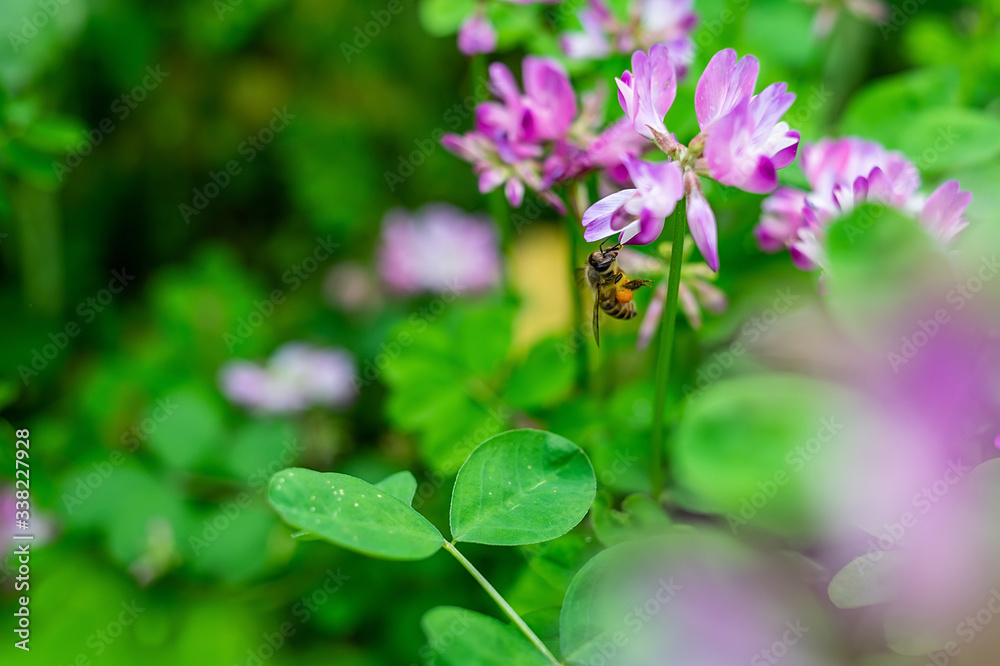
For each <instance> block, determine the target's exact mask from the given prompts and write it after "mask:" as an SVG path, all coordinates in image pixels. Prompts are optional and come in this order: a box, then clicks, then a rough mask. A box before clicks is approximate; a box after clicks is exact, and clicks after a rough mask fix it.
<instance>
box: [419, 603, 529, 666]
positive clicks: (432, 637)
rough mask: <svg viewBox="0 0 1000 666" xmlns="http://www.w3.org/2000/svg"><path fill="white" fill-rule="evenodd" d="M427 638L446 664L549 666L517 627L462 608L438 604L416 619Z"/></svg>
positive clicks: (466, 665) (469, 665)
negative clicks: (421, 617)
mask: <svg viewBox="0 0 1000 666" xmlns="http://www.w3.org/2000/svg"><path fill="white" fill-rule="evenodd" d="M420 624H421V626H422V627H423V629H424V634H425V635H426V636H427V642H428V644H429V645H430V647H431V649H432V650H433V651H434V653H435V654H436V655H437V656H438V657H439V661H438V663H440V664H447V665H448V666H549V661H548V659H546V658H545V657H544V656H542V653H541V652H539V651H538V649H536V648H535V646H534V645H532V644H531V643H530V642H529V641H528V639H527V638H525V637H524V636H523V635H522V634H521V633H520V632H519V631H518V630H517V629H515V628H514V627H511V626H510V625H507V624H504V623H503V622H501V621H500V620H497V619H494V618H492V617H489V616H487V615H482V614H480V613H474V612H472V611H470V610H466V609H464V608H455V607H453V606H439V607H437V608H432V609H431V610H429V611H427V613H426V614H424V617H423V619H422V620H421V621H420Z"/></svg>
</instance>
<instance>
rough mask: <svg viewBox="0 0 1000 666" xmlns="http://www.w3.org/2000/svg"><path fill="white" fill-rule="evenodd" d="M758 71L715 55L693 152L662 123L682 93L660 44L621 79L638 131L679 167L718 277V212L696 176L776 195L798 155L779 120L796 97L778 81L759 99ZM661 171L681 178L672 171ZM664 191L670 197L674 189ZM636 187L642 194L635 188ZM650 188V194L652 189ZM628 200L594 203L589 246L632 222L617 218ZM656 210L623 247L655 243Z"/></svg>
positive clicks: (700, 88) (702, 91) (795, 140)
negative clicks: (782, 177)
mask: <svg viewBox="0 0 1000 666" xmlns="http://www.w3.org/2000/svg"><path fill="white" fill-rule="evenodd" d="M758 69H759V66H758V63H757V59H756V58H754V57H753V56H747V57H745V58H743V59H742V60H739V59H738V58H737V56H736V52H735V51H733V50H732V49H726V50H724V51H720V52H719V53H717V54H715V56H714V57H713V58H712V60H711V61H710V62H709V64H708V66H707V67H706V69H705V72H704V73H703V74H702V76H701V78H700V79H699V81H698V85H697V89H696V92H695V113H696V115H697V117H698V123H699V125H700V127H701V133H700V134H699V135H698V136H696V137H695V138H694V140H693V141H692V142H691V144H690V146H684V145H681V144H680V143H678V142H677V140H676V139H675V138H674V137H673V135H671V134H669V133H668V132H667V128H666V126H665V124H664V122H663V117H664V115H665V114H666V112H667V110H668V109H669V108H670V107H671V105H672V104H673V102H674V97H675V94H676V90H677V83H676V74H675V72H674V66H673V64H672V57H671V54H670V53H669V52H668V50H667V47H665V46H663V45H662V44H656V45H654V46H653V47H652V48H651V49H650V52H649V55H648V56H647V55H646V54H645V53H643V52H642V51H637V52H636V53H634V54H633V56H632V70H633V71H631V72H629V71H626V72H625V73H624V74H622V78H621V79H620V80H618V91H619V93H618V101H619V102H620V103H621V106H622V109H623V110H624V111H625V114H626V116H627V117H628V118H629V120H630V121H631V122H632V126H633V128H634V129H635V131H636V132H638V133H639V134H641V135H642V136H644V137H646V138H649V139H652V140H653V141H654V142H655V143H656V145H657V146H658V147H659V148H660V149H661V150H663V151H664V152H665V153H666V154H667V155H668V156H669V157H670V158H671V159H672V160H673V163H675V164H678V165H679V166H680V167H681V169H682V176H683V185H684V190H683V193H684V196H686V198H687V216H688V221H689V224H690V228H691V236H692V237H693V238H694V241H695V244H696V245H697V246H698V249H699V251H700V252H701V254H702V256H703V257H704V258H705V261H706V262H707V263H708V264H709V266H711V267H712V269H713V270H716V271H718V269H719V250H718V232H717V230H716V221H715V213H714V212H713V211H712V208H711V206H709V204H708V201H707V200H706V199H705V195H704V193H703V191H702V187H701V182H700V180H699V178H698V176H699V175H702V176H711V177H712V178H713V179H715V180H717V181H718V182H720V183H722V184H724V185H731V186H735V187H739V188H740V189H743V190H745V191H747V192H753V193H766V192H771V191H773V190H774V189H775V188H776V187H777V185H778V176H777V172H778V170H779V169H782V168H784V167H786V166H788V165H789V164H791V163H792V161H793V160H794V159H795V154H796V151H797V150H798V144H799V133H798V132H795V131H792V130H790V129H789V127H788V124H787V123H785V122H782V121H781V117H782V116H783V115H784V114H785V112H786V111H787V110H788V109H789V108H790V107H791V105H792V102H793V101H794V100H795V95H793V94H791V93H789V92H788V91H787V86H786V85H785V84H784V83H775V84H773V85H771V86H768V87H767V88H765V89H764V90H763V92H761V93H760V94H759V95H754V94H753V90H754V86H755V85H756V83H757V72H758ZM630 173H631V170H630ZM658 173H662V174H664V175H665V176H668V177H672V176H673V175H675V174H674V173H673V172H670V171H667V170H661V171H659V172H658ZM633 180H634V178H633ZM664 185H665V188H666V190H667V191H669V190H670V184H664ZM637 189H640V190H641V189H642V188H638V186H637ZM645 189H646V190H647V191H651V188H650V187H649V186H648V185H647V186H646V187H645ZM624 201H631V199H630V197H629V196H628V195H622V193H617V194H613V195H611V196H610V197H607V198H606V199H605V200H603V201H601V202H598V203H597V204H595V205H594V207H593V208H592V210H591V211H588V214H587V215H585V224H588V223H596V224H597V226H596V227H594V229H593V230H591V229H590V228H589V227H588V231H587V234H585V237H586V238H588V240H589V237H590V236H593V237H602V236H601V235H602V234H603V235H605V236H606V235H610V233H613V232H616V231H620V230H621V229H623V228H624V226H627V225H628V224H631V222H630V220H629V218H628V216H627V215H625V213H628V214H633V215H634V214H635V212H634V211H630V210H628V209H623V210H624V213H622V212H615V211H618V210H619V209H621V208H622V203H623V202H624ZM629 205H630V206H632V207H633V208H634V207H635V205H636V204H635V202H634V201H631V203H630V204H629ZM658 208H659V207H646V208H645V210H646V213H645V215H644V216H640V220H639V225H640V231H639V232H636V233H635V234H633V236H628V235H627V234H623V237H622V238H623V240H622V242H626V241H627V240H631V242H633V243H648V242H652V241H653V240H656V235H654V230H661V229H662V228H663V224H662V221H661V222H660V223H659V224H658V225H654V224H652V223H651V220H652V218H653V217H654V215H653V213H654V212H655V211H657V210H658ZM672 209H673V208H672V207H671V210H672ZM609 211H610V212H609Z"/></svg>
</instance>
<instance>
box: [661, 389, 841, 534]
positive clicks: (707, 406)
mask: <svg viewBox="0 0 1000 666" xmlns="http://www.w3.org/2000/svg"><path fill="white" fill-rule="evenodd" d="M843 414H844V402H843V398H842V395H841V394H840V392H839V391H837V390H836V389H834V388H833V387H831V386H828V385H825V384H823V383H821V382H817V381H813V380H808V379H804V378H801V377H797V376H792V375H757V376H747V377H741V378H739V379H732V380H723V381H719V382H717V383H715V384H713V385H711V386H710V387H708V388H707V389H706V390H705V392H704V393H702V394H701V395H700V396H699V397H698V398H697V399H696V400H693V401H692V402H691V403H690V404H689V405H688V407H687V412H686V414H685V418H684V420H683V421H682V422H681V424H680V426H679V428H678V430H677V435H676V439H675V443H674V461H673V464H674V467H675V470H676V478H677V479H678V485H679V491H680V492H679V493H678V495H677V500H678V501H679V502H681V503H682V504H683V505H684V506H685V507H686V508H689V509H693V510H695V511H700V512H705V513H719V514H723V515H725V517H726V520H727V521H728V523H729V525H730V527H731V528H732V529H734V530H736V531H739V530H740V529H743V528H745V527H747V526H753V527H757V528H765V529H771V530H775V531H778V532H781V533H791V534H798V533H801V531H802V530H808V529H809V528H810V527H811V526H813V525H815V521H814V520H813V518H815V515H814V514H813V509H814V503H813V502H812V501H811V500H812V499H813V498H812V496H811V495H810V491H811V489H812V488H814V487H815V484H813V483H812V481H811V479H812V478H814V477H818V476H819V475H820V473H821V472H822V471H823V463H822V460H823V455H824V454H826V453H829V451H831V450H833V449H834V448H835V447H836V446H837V439H836V438H837V437H838V436H839V435H842V434H843V432H842V429H843V423H844V421H843V419H842V418H841V417H842V415H843Z"/></svg>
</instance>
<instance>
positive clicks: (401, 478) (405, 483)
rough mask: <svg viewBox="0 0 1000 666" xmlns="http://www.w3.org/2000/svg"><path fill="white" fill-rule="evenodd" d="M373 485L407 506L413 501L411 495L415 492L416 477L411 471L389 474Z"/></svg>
mask: <svg viewBox="0 0 1000 666" xmlns="http://www.w3.org/2000/svg"><path fill="white" fill-rule="evenodd" d="M375 485H376V486H377V487H379V488H381V489H382V490H384V491H386V492H387V493H389V494H390V495H392V496H393V497H395V498H396V499H398V500H399V501H400V502H402V503H403V504H406V505H407V506H409V505H410V504H412V503H413V496H414V495H416V494H417V479H416V477H415V476H413V474H412V473H411V472H406V471H403V472H396V473H395V474H390V475H389V476H387V477H385V478H384V479H382V480H381V481H379V482H378V483H376V484H375Z"/></svg>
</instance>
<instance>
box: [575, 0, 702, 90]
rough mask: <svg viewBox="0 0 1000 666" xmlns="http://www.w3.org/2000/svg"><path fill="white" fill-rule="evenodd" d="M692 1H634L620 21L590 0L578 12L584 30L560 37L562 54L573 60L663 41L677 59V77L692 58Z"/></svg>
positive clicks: (600, 3)
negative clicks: (625, 17) (627, 14)
mask: <svg viewBox="0 0 1000 666" xmlns="http://www.w3.org/2000/svg"><path fill="white" fill-rule="evenodd" d="M693 4H694V3H693V0H636V1H635V2H632V3H631V4H630V6H629V16H628V18H627V20H624V21H622V20H620V19H619V18H618V17H617V16H616V15H615V13H614V12H613V11H612V9H611V8H610V7H609V6H608V5H607V3H606V2H605V1H604V0H589V1H588V2H587V6H586V7H585V8H584V9H583V10H582V11H581V12H580V13H579V14H578V15H577V18H579V20H580V25H581V26H582V28H583V30H582V31H580V32H566V33H563V35H562V36H561V37H560V39H559V44H560V46H561V47H562V50H563V53H565V54H566V55H567V56H568V57H569V58H572V59H574V60H581V59H596V58H605V57H607V56H608V55H610V54H611V53H612V52H614V53H631V52H632V51H635V50H636V49H649V48H651V47H652V46H653V45H654V44H657V43H661V44H664V45H665V46H666V47H667V48H668V49H670V52H671V53H672V54H673V55H674V58H675V59H676V65H677V71H678V75H679V76H684V72H685V70H686V69H687V67H688V66H689V65H690V64H691V60H692V59H693V58H694V42H693V41H692V39H691V33H692V31H693V30H694V28H695V26H696V25H697V23H698V17H697V16H696V15H695V13H694V11H693V9H692V5H693Z"/></svg>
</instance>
